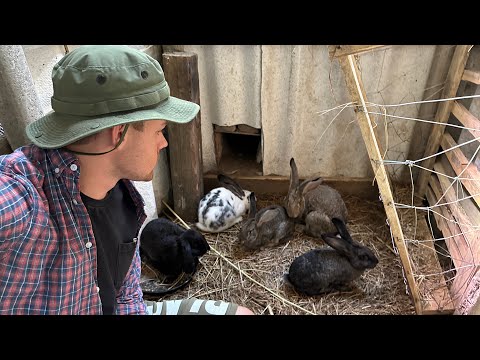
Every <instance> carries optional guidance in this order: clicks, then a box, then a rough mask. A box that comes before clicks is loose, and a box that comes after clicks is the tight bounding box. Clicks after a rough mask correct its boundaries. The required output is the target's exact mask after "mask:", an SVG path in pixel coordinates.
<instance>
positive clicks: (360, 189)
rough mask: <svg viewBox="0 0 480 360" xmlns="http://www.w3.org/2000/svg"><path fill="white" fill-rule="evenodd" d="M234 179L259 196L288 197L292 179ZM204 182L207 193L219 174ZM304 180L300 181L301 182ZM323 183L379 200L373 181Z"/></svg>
mask: <svg viewBox="0 0 480 360" xmlns="http://www.w3.org/2000/svg"><path fill="white" fill-rule="evenodd" d="M232 178H234V179H235V180H236V181H237V182H238V183H239V184H240V185H241V186H242V187H243V188H244V189H247V190H250V191H254V192H255V193H257V194H276V195H286V194H287V192H288V187H289V184H290V178H289V177H287V176H273V175H271V176H265V175H258V176H244V175H234V176H232ZM203 180H204V187H205V192H206V193H207V192H209V191H210V190H212V189H213V188H216V187H218V186H219V184H218V181H217V174H214V173H207V174H205V176H204V178H203ZM303 180H304V179H300V181H303ZM323 183H324V184H326V185H329V186H331V187H333V188H334V189H336V190H338V192H339V193H340V194H341V195H342V196H348V195H353V196H357V197H360V198H362V199H366V200H370V201H373V200H376V199H378V187H377V186H376V185H375V184H374V182H373V180H372V179H367V178H348V179H346V178H344V177H338V178H337V177H331V178H324V179H323Z"/></svg>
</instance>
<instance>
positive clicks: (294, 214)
mask: <svg viewBox="0 0 480 360" xmlns="http://www.w3.org/2000/svg"><path fill="white" fill-rule="evenodd" d="M290 168H291V173H290V187H289V189H288V194H287V197H286V201H285V208H286V209H287V213H288V216H290V217H291V218H294V219H295V220H296V221H297V222H300V223H303V224H305V228H304V232H305V234H307V235H310V236H313V237H317V238H319V237H320V236H321V235H322V234H324V233H334V232H336V231H337V229H336V228H335V226H334V225H333V223H332V218H334V217H335V218H337V219H339V220H341V221H343V223H344V224H346V223H347V217H348V212H347V207H346V206H345V203H344V202H343V199H342V197H341V195H340V194H339V193H338V191H337V190H335V189H333V188H331V187H329V186H327V185H321V183H322V181H323V179H322V178H315V179H307V180H304V181H303V182H302V183H301V184H299V179H298V171H297V165H296V164H295V160H294V159H293V158H291V159H290Z"/></svg>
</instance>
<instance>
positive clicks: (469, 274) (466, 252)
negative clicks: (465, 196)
mask: <svg viewBox="0 0 480 360" xmlns="http://www.w3.org/2000/svg"><path fill="white" fill-rule="evenodd" d="M434 169H435V171H438V172H440V173H442V174H445V169H444V168H443V165H442V164H441V162H438V161H437V163H436V164H435V167H434ZM438 179H439V181H440V187H441V190H442V193H443V194H445V197H444V199H445V200H446V202H448V203H451V204H449V205H448V208H449V210H450V213H451V214H452V216H453V219H454V220H456V221H457V224H458V227H459V228H460V231H461V232H462V233H463V236H462V237H461V238H460V241H459V242H458V243H457V247H458V248H459V252H460V256H461V257H462V262H463V266H465V265H471V267H470V268H465V269H463V272H464V273H465V275H464V277H465V282H466V287H467V288H468V286H469V285H470V281H471V279H472V278H473V277H474V275H475V273H476V272H477V267H476V266H475V265H474V264H480V236H479V233H480V230H475V228H474V227H473V225H476V226H478V225H479V223H472V221H471V220H470V217H469V216H468V214H467V213H466V212H465V210H464V209H463V207H462V206H461V204H460V203H459V202H458V201H457V200H458V196H457V194H456V193H455V190H454V188H453V187H452V186H450V184H451V182H450V179H448V178H447V177H445V176H440V177H439V178H438ZM447 188H448V189H449V190H448V191H447ZM456 280H457V279H455V281H456ZM459 287H461V286H459ZM465 295H466V292H464V293H463V294H462V301H463V298H464V297H465Z"/></svg>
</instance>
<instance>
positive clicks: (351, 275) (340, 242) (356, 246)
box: [284, 218, 378, 296]
mask: <svg viewBox="0 0 480 360" xmlns="http://www.w3.org/2000/svg"><path fill="white" fill-rule="evenodd" d="M332 222H333V223H334V224H335V226H336V227H337V229H338V232H339V234H340V236H341V237H337V236H335V234H323V235H322V238H323V240H324V241H325V242H326V243H327V244H328V245H329V246H330V247H332V248H333V249H331V248H322V249H315V250H311V251H308V252H306V253H305V254H303V255H300V256H299V257H297V258H296V259H295V260H293V262H292V264H291V265H290V268H289V272H288V273H287V274H285V275H284V281H285V283H286V284H288V285H290V286H293V288H294V289H295V290H297V291H299V292H301V293H304V294H306V295H310V296H311V295H319V294H322V293H326V292H330V291H345V290H348V289H350V285H349V284H350V282H351V281H353V280H355V279H357V278H359V277H360V276H361V275H362V274H363V272H364V271H365V270H366V269H373V268H374V267H375V266H376V265H377V263H378V259H377V257H376V256H375V254H374V253H373V252H372V251H371V250H370V249H369V248H367V247H366V246H363V245H361V244H360V243H358V242H356V241H354V240H353V239H352V238H351V237H350V234H349V233H348V230H347V228H346V226H345V224H344V223H343V221H341V220H339V219H336V218H334V219H332Z"/></svg>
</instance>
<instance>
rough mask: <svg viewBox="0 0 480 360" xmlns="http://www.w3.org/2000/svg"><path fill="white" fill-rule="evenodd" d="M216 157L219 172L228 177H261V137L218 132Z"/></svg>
mask: <svg viewBox="0 0 480 360" xmlns="http://www.w3.org/2000/svg"><path fill="white" fill-rule="evenodd" d="M215 137H216V140H215V142H216V144H215V146H216V151H215V153H216V157H217V165H218V170H219V172H222V173H224V174H227V175H237V176H238V175H242V176H261V175H263V172H262V157H261V136H260V135H259V134H248V135H245V134H238V133H228V132H216V133H215Z"/></svg>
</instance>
